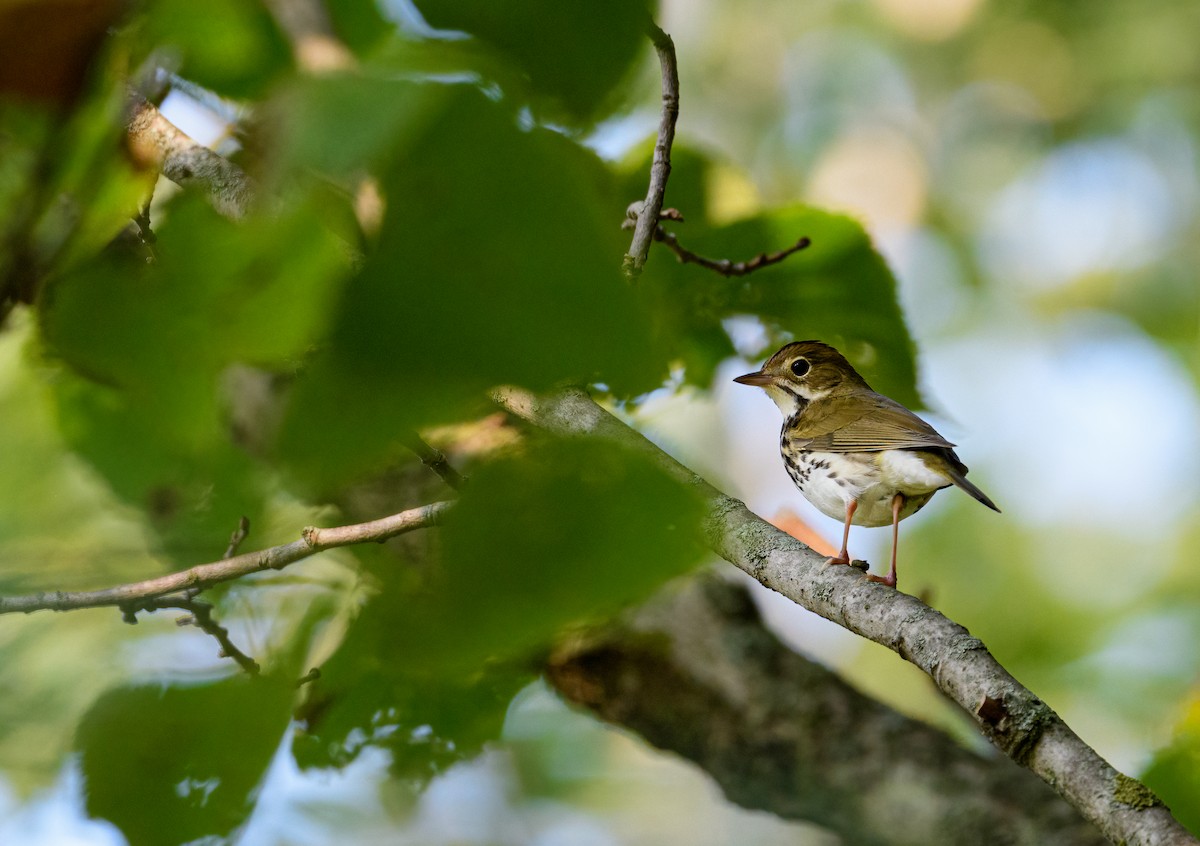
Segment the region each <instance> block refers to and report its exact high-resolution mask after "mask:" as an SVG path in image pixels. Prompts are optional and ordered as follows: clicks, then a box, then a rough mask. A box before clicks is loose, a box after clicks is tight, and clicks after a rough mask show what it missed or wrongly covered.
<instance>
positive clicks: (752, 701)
mask: <svg viewBox="0 0 1200 846" xmlns="http://www.w3.org/2000/svg"><path fill="white" fill-rule="evenodd" d="M546 676H547V678H548V680H549V681H550V682H551V683H552V684H553V685H554V686H555V687H556V688H558V690H559V692H560V693H562V694H563V696H565V697H566V698H567V699H568V700H570V701H572V702H575V703H578V704H581V705H584V706H586V707H588V708H590V709H591V710H592V711H594V712H595V713H596V714H597V715H598V716H599V717H600V718H602V719H604V720H608V721H609V722H613V723H617V724H619V725H621V726H623V727H625V728H627V729H631V730H633V731H635V732H637V733H638V734H640V735H641V736H642V737H644V738H645V739H646V740H647V741H648V742H649V743H652V744H653V745H655V746H657V747H659V748H660V749H666V750H668V751H671V752H675V753H677V754H679V755H682V756H683V757H685V758H688V759H690V760H692V761H694V762H695V763H696V764H698V765H699V766H700V767H702V768H703V769H704V770H705V772H707V773H708V774H709V775H710V776H712V778H713V779H715V780H716V782H717V783H718V784H719V785H721V787H722V789H723V790H724V791H725V793H726V794H727V795H728V796H729V797H730V798H731V799H732V800H733V801H735V802H737V803H738V804H739V805H742V806H743V807H747V808H753V809H755V810H764V811H769V812H771V813H774V814H776V815H778V816H781V817H784V818H785V819H793V820H806V821H808V822H812V823H816V824H817V825H820V826H822V827H824V828H827V829H830V830H831V831H833V832H834V833H836V834H837V835H839V836H840V838H841V842H843V843H848V844H849V843H853V844H861V846H881V845H882V844H888V846H918V844H919V846H926V844H933V843H1005V844H1009V846H1040V844H1045V843H1053V844H1055V846H1099V844H1101V843H1103V842H1105V839H1104V836H1103V835H1101V833H1100V832H1099V831H1098V830H1097V829H1096V828H1095V827H1094V826H1092V825H1091V824H1090V823H1088V822H1087V820H1085V819H1083V817H1081V816H1080V815H1079V813H1078V812H1077V811H1076V810H1075V809H1074V808H1072V807H1071V806H1070V805H1068V804H1067V803H1066V802H1064V801H1063V800H1062V799H1061V798H1060V797H1059V796H1057V795H1056V794H1055V793H1054V791H1053V790H1051V789H1050V788H1049V787H1048V786H1047V785H1045V784H1044V783H1043V782H1042V781H1041V780H1039V779H1038V778H1037V777H1036V776H1035V775H1033V774H1032V773H1030V772H1029V771H1028V770H1025V769H1022V768H1021V767H1018V766H1016V765H1015V764H1013V763H1012V761H1009V760H1008V759H1007V758H1004V757H1003V756H1000V755H988V756H982V755H977V754H975V753H974V752H971V751H969V750H967V749H966V748H964V747H963V746H962V745H961V744H960V743H958V742H957V741H956V740H955V739H953V738H952V737H950V736H949V735H948V734H945V733H944V732H941V731H938V730H937V729H935V728H933V727H932V726H930V725H928V724H926V723H923V722H920V721H918V720H914V719H911V718H909V717H905V716H903V715H901V714H899V713H897V712H896V711H894V710H892V709H891V708H889V707H888V706H887V705H884V704H882V703H880V702H878V701H876V700H874V699H872V698H870V697H868V696H864V695H863V694H861V693H859V692H858V691H857V690H855V689H854V688H853V687H851V686H850V685H848V684H846V683H845V682H844V681H842V680H841V679H840V678H839V677H838V676H837V675H836V674H835V673H833V672H832V671H831V670H829V669H826V668H825V667H823V666H821V665H820V664H818V663H816V662H815V661H810V660H808V659H807V658H803V657H801V656H800V655H797V654H796V653H794V652H792V651H790V650H789V649H788V648H787V647H786V646H785V645H784V644H782V643H780V642H779V640H778V639H777V638H776V637H775V636H774V635H773V634H772V633H771V632H770V631H769V630H768V629H767V628H766V627H765V626H764V625H763V623H762V620H761V618H760V617H759V615H758V612H757V610H756V609H755V607H754V602H753V600H752V599H751V597H750V596H749V594H748V592H747V589H746V585H745V584H744V583H743V580H738V582H737V583H735V582H733V581H731V580H725V579H721V578H718V577H715V576H713V575H711V574H704V575H700V576H697V577H695V578H692V579H689V580H687V581H686V582H684V583H682V584H680V583H675V584H672V585H669V586H667V587H666V588H664V589H663V590H662V591H660V593H659V594H658V595H657V596H656V597H655V598H654V599H652V600H651V601H650V602H649V603H646V604H645V605H643V606H641V607H639V608H637V609H636V610H634V611H632V612H631V613H629V614H627V615H625V616H624V617H623V618H622V619H621V620H620V621H619V622H618V623H617V624H615V625H613V626H610V627H606V628H605V629H604V630H602V631H601V632H599V633H594V634H590V635H588V636H585V637H584V638H582V639H579V638H576V639H575V641H574V642H570V643H567V644H565V646H564V647H563V648H560V649H559V650H558V651H557V652H556V653H555V654H554V655H552V656H551V659H550V661H549V662H548V665H547V668H546ZM749 762H752V764H750V763H749ZM901 783H903V785H904V787H903V789H902V790H901V789H897V788H898V785H899V784H901ZM914 808H920V813H919V814H914V813H913V809H914ZM898 819H904V820H905V821H906V824H905V825H904V826H901V827H899V828H898V827H897V826H896V824H895V821H896V820H898Z"/></svg>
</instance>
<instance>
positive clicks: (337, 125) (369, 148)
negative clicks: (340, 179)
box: [266, 68, 445, 178]
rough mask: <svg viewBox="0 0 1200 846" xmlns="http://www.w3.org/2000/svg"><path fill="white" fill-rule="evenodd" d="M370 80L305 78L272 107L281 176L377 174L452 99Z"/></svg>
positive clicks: (436, 90)
mask: <svg viewBox="0 0 1200 846" xmlns="http://www.w3.org/2000/svg"><path fill="white" fill-rule="evenodd" d="M369 74H370V70H369V69H366V68H364V69H363V70H362V71H360V72H359V73H357V74H355V75H354V76H321V77H304V78H300V79H297V80H294V81H292V82H291V83H289V85H288V86H287V87H286V88H284V89H283V90H282V91H280V92H279V94H278V95H277V96H276V97H275V98H274V99H273V100H272V101H271V102H270V103H269V104H268V106H267V109H266V113H267V115H268V126H269V134H270V135H271V136H272V137H273V139H274V144H273V153H272V162H271V165H272V167H273V168H274V169H275V170H277V171H278V172H279V174H280V176H281V177H283V178H286V177H291V176H293V175H294V173H295V172H296V171H297V170H300V169H303V168H312V169H315V170H317V171H321V172H323V173H325V174H329V175H334V176H347V175H354V176H357V175H359V173H360V171H361V170H363V169H370V170H371V171H375V170H376V169H377V168H378V167H379V166H380V165H381V164H383V163H387V162H389V160H390V159H391V158H393V157H394V156H395V155H396V154H397V153H398V152H399V151H401V150H403V149H404V148H405V147H406V146H407V145H408V144H409V143H411V139H412V136H413V135H415V134H416V133H417V132H419V131H420V130H421V129H422V127H423V126H424V123H425V115H426V114H427V113H429V112H430V111H431V110H432V108H433V107H434V105H435V104H437V103H438V102H439V101H440V100H441V98H442V96H443V95H444V93H445V88H443V87H442V86H435V85H419V84H416V83H412V82H406V81H403V80H396V79H393V78H388V77H385V76H378V77H374V76H370V75H369Z"/></svg>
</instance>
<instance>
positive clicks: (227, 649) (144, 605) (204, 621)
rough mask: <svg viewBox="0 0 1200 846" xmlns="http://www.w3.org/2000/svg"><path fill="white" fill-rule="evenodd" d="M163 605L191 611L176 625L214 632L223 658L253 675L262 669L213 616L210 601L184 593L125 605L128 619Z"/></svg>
mask: <svg viewBox="0 0 1200 846" xmlns="http://www.w3.org/2000/svg"><path fill="white" fill-rule="evenodd" d="M163 608H178V609H179V610H180V611H187V612H188V616H187V617H180V618H179V619H177V620H176V621H175V624H176V625H178V626H195V627H196V628H198V629H200V630H201V631H202V632H204V633H205V634H208V635H211V636H212V637H213V638H214V639H216V641H217V643H218V644H219V645H220V647H221V652H220V656H221V657H222V658H232V659H233V660H234V661H236V662H237V664H238V666H239V667H241V668H242V669H243V670H245V671H246V672H247V673H249V674H250V675H252V676H257V675H258V674H259V672H261V668H260V667H259V666H258V662H257V661H255V660H254V659H253V658H251V657H250V656H249V655H247V654H246V653H245V652H242V650H240V649H238V648H237V647H236V646H234V645H233V641H232V640H230V639H229V630H228V629H226V628H225V627H224V626H222V625H221V624H220V623H218V622H217V621H216V620H214V619H213V615H212V612H213V607H212V605H210V604H209V603H207V602H202V601H200V600H198V599H193V598H192V597H191V596H189V595H187V594H186V593H185V594H183V595H175V596H156V597H152V598H150V599H145V600H140V601H138V602H136V603H130V604H129V605H128V606H124V607H123V610H124V611H125V614H126V619H127V620H128V619H129V615H131V614H132V613H134V612H135V611H158V610H160V609H163ZM135 622H136V620H135Z"/></svg>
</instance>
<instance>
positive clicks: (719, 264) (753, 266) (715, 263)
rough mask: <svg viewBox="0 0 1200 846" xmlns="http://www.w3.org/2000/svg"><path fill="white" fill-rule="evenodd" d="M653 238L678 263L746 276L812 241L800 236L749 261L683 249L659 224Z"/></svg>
mask: <svg viewBox="0 0 1200 846" xmlns="http://www.w3.org/2000/svg"><path fill="white" fill-rule="evenodd" d="M654 240H655V241H661V242H662V243H664V244H666V245H667V247H668V248H670V250H671V251H672V252H673V253H675V255H676V256H678V257H679V261H680V263H682V264H698V265H700V266H701V267H707V268H708V269H709V270H712V271H715V272H717V273H719V274H721V275H722V276H746V275H747V274H750V273H753V272H754V271H756V270H761V269H762V268H764V267H768V266H770V265H772V264H779V262H781V261H783V260H784V259H786V258H787V257H788V256H790V255H792V254H793V253H798V252H800V251H801V250H803V249H805V248H806V247H808V246H809V245H810V244H811V243H812V241H810V240H809V239H808V238H807V237H805V238H801V239H800V240H799V241H797V242H796V243H795V244H792V246H790V247H788V248H787V249H783V250H778V251H776V252H774V253H759V254H758V255H756V256H755V257H754V258H752V259H750V260H749V261H739V262H732V261H730V260H729V259H710V258H705V257H704V256H702V255H698V254H697V253H693V252H692V251H691V250H688V249H685V248H684V247H683V246H681V245H680V243H679V239H678V238H677V237H676V236H675V233H673V232H668V231H667V230H666V229H664V228H663V227H662V226H661V225H660V226H658V227H656V228H655V230H654Z"/></svg>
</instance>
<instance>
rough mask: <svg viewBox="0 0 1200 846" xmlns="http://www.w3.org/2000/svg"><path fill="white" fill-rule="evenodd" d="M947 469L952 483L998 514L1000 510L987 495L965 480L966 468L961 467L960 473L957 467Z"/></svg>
mask: <svg viewBox="0 0 1200 846" xmlns="http://www.w3.org/2000/svg"><path fill="white" fill-rule="evenodd" d="M948 469H949V472H950V478H951V479H952V480H953V481H954V484H956V485H958V486H959V487H960V488H962V489H963V490H964V491H966V492H967V493H969V494H970V495H971V496H973V497H975V499H977V500H979V501H980V502H982V503H983V504H984V505H986V506H987V507H988V508H990V509H992V510H993V511H995V512H996V513H1000V509H999V508H997V507H996V503H994V502H992V500H991V498H990V497H988V495H987V494H985V493H984V492H983V491H981V490H980V489H979V488H977V487H975V484H974V483H973V482H971V481H970V480H969V479H968V478H967V476H966V471H967V468H966V467H963V468H962V470H961V471H960V470H959V469H958V468H957V467H954V466H951V467H950V468H948Z"/></svg>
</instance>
